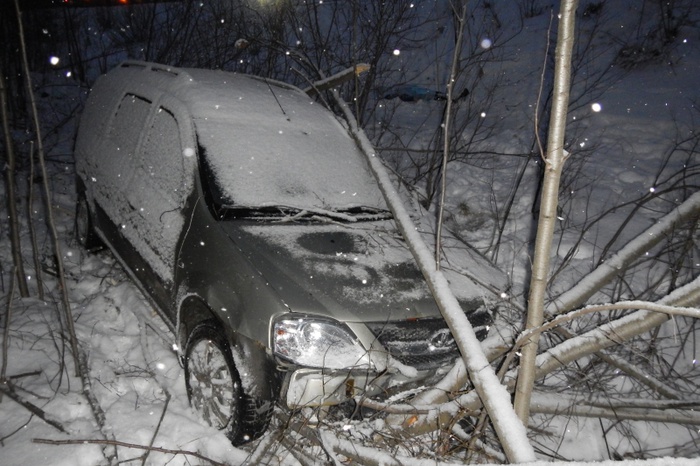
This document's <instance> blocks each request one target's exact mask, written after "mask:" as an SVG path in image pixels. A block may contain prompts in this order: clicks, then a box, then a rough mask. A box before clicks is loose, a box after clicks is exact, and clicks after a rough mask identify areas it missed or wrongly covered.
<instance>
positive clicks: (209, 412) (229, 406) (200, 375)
mask: <svg viewBox="0 0 700 466" xmlns="http://www.w3.org/2000/svg"><path fill="white" fill-rule="evenodd" d="M188 366H189V386H190V396H191V402H192V406H193V407H194V408H195V409H196V410H197V411H198V412H199V413H200V415H201V416H202V418H203V419H204V421H205V422H207V423H208V424H209V425H211V426H212V427H216V428H217V429H223V428H225V427H226V426H228V424H229V422H230V421H231V416H232V413H233V412H234V408H235V405H236V403H237V402H238V396H237V392H238V382H237V381H234V379H233V375H232V374H231V369H230V368H229V365H228V362H227V360H226V356H225V355H224V354H223V352H222V351H221V349H220V348H219V346H218V345H216V344H215V343H214V342H213V341H211V340H200V341H198V342H197V343H196V344H195V345H194V346H193V347H192V350H191V352H190V355H189V358H188Z"/></svg>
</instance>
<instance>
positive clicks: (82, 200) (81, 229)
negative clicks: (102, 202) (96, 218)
mask: <svg viewBox="0 0 700 466" xmlns="http://www.w3.org/2000/svg"><path fill="white" fill-rule="evenodd" d="M75 237H76V238H77V239H78V244H80V245H81V246H82V247H83V248H85V249H86V250H88V251H93V250H95V249H100V248H101V247H102V241H101V240H100V238H99V237H98V236H97V234H96V233H95V230H94V228H93V225H92V215H91V214H90V205H89V204H88V202H87V198H86V197H85V193H79V194H78V202H77V203H76V204H75Z"/></svg>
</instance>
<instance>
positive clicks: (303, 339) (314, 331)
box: [272, 316, 371, 369]
mask: <svg viewBox="0 0 700 466" xmlns="http://www.w3.org/2000/svg"><path fill="white" fill-rule="evenodd" d="M272 344H273V350H274V353H275V354H276V355H277V356H280V357H282V358H283V359H286V360H288V361H291V362H293V363H296V364H299V365H302V366H307V367H323V368H327V369H351V368H352V369H355V368H365V369H369V368H370V367H371V362H370V358H369V354H368V353H367V351H366V350H365V349H364V348H363V347H362V345H360V342H359V341H357V338H356V337H355V336H354V335H353V334H352V332H351V331H350V329H349V328H347V327H345V326H344V325H342V324H341V323H339V322H335V321H331V320H324V319H319V318H316V317H308V316H300V317H296V316H284V317H283V318H280V319H277V320H276V321H275V323H274V325H273V329H272Z"/></svg>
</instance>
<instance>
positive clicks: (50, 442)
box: [32, 438, 228, 466]
mask: <svg viewBox="0 0 700 466" xmlns="http://www.w3.org/2000/svg"><path fill="white" fill-rule="evenodd" d="M32 442H34V443H41V444H45V445H83V444H92V445H110V446H114V447H124V448H133V449H135V450H150V451H155V452H158V453H165V454H167V455H186V456H193V457H195V458H198V459H200V460H203V461H208V462H209V463H211V464H213V465H214V466H228V465H227V464H226V463H220V462H218V461H215V460H213V459H211V458H207V457H206V456H204V455H202V454H201V453H198V452H196V451H189V450H172V449H170V448H162V447H149V446H146V445H139V444H137V443H129V442H122V441H119V440H100V439H82V440H73V439H71V440H51V439H45V438H34V439H32Z"/></svg>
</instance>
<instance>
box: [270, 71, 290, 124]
mask: <svg viewBox="0 0 700 466" xmlns="http://www.w3.org/2000/svg"><path fill="white" fill-rule="evenodd" d="M264 81H265V84H267V87H268V88H269V89H270V92H271V93H272V97H274V98H275V101H276V102H277V105H279V106H280V110H282V115H284V116H287V112H285V111H284V107H282V104H281V103H280V101H279V99H278V98H277V94H275V91H274V90H273V89H272V86H270V83H269V82H268V80H267V79H264ZM287 119H289V118H287Z"/></svg>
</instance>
